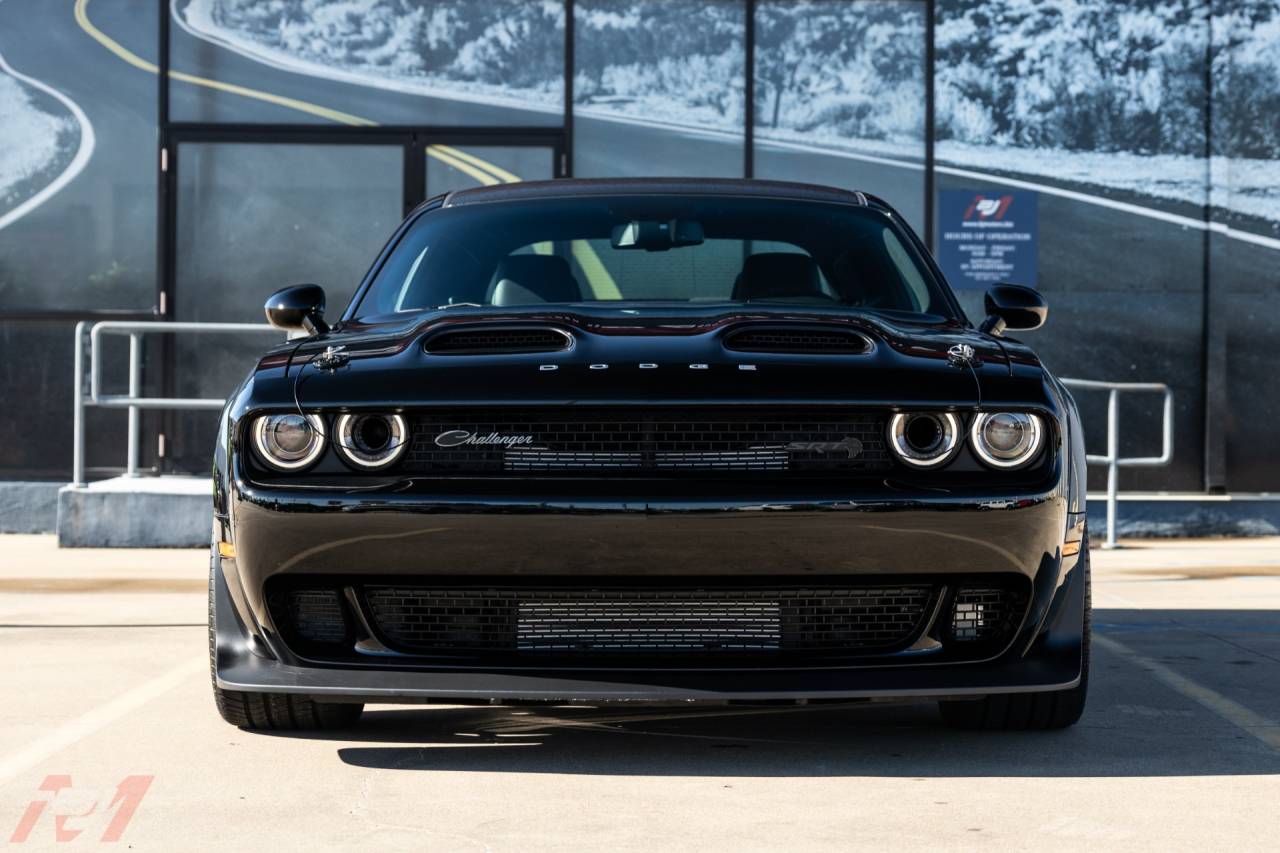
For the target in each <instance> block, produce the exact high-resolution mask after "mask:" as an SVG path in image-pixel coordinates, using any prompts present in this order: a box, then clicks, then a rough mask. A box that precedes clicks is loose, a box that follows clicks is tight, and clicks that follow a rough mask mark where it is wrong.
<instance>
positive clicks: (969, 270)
mask: <svg viewBox="0 0 1280 853" xmlns="http://www.w3.org/2000/svg"><path fill="white" fill-rule="evenodd" d="M1038 198H1039V194H1038V193H1034V192H1025V191H1001V190H943V191H942V205H941V207H940V208H939V211H938V212H939V221H940V222H941V227H940V228H939V229H938V233H939V234H940V235H941V240H940V241H939V243H938V265H939V266H941V267H942V272H943V274H944V275H946V277H947V281H949V282H950V283H951V286H952V287H955V288H982V289H986V288H988V287H990V286H991V285H993V284H997V283H999V282H1009V283H1010V284H1025V285H1026V286H1028V287H1035V286H1036V271H1037V268H1038V264H1037V252H1038V246H1037V242H1038V234H1037V217H1036V206H1037V203H1038Z"/></svg>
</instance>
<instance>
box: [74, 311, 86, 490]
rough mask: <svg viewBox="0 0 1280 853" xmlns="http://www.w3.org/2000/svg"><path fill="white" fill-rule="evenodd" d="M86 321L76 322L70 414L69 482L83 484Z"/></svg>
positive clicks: (75, 484)
mask: <svg viewBox="0 0 1280 853" xmlns="http://www.w3.org/2000/svg"><path fill="white" fill-rule="evenodd" d="M86 325H88V321H86V320H81V321H80V322H79V323H76V350H75V353H76V354H75V371H76V375H75V382H74V386H75V395H76V405H75V409H74V410H73V413H72V416H71V446H72V450H71V484H72V485H73V486H83V485H84V329H85V326H86Z"/></svg>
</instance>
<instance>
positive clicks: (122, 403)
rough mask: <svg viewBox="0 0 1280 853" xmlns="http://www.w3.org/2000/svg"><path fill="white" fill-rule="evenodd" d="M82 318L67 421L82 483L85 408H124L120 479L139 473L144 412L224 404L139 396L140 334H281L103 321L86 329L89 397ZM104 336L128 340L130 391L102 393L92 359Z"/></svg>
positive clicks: (264, 328) (256, 327) (260, 326)
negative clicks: (125, 451)
mask: <svg viewBox="0 0 1280 853" xmlns="http://www.w3.org/2000/svg"><path fill="white" fill-rule="evenodd" d="M89 325H90V323H89V321H87V320H82V321H80V322H79V323H77V324H76V350H75V373H76V375H75V414H74V417H73V420H72V458H71V478H72V484H73V485H76V486H83V485H84V484H85V465H84V410H85V409H86V408H87V407H89V406H97V407H100V408H105V409H128V410H129V439H128V441H129V447H128V457H127V458H128V461H127V463H126V465H125V476H127V477H136V476H137V475H138V437H139V433H140V431H141V423H142V420H141V415H142V410H143V409H171V410H178V411H181V410H212V411H218V410H220V409H221V408H222V407H223V406H224V405H225V404H226V400H223V399H219V398H216V397H143V396H142V336H143V335H144V334H156V333H167V334H173V333H176V332H184V333H191V334H207V333H214V334H231V333H244V332H271V333H272V334H275V335H279V334H280V330H279V329H277V328H275V327H274V326H269V325H267V324H265V323H168V322H158V321H153V322H131V321H126V320H104V321H100V322H97V323H93V324H92V328H91V329H90V330H89V336H88V337H89V348H88V357H89V395H88V396H85V393H84V366H85V365H84V360H85V345H84V343H85V327H87V326H89ZM103 335H128V336H129V393H127V394H103V393H102V359H100V358H98V357H97V355H96V354H97V353H98V352H99V346H100V345H101V341H102V336H103Z"/></svg>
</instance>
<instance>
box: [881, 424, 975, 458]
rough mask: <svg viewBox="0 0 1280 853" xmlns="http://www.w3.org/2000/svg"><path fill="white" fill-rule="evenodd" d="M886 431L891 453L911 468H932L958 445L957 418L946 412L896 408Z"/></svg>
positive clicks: (958, 426) (950, 455) (958, 427)
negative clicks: (896, 410)
mask: <svg viewBox="0 0 1280 853" xmlns="http://www.w3.org/2000/svg"><path fill="white" fill-rule="evenodd" d="M888 432H889V446H890V447H891V448H892V449H893V453H894V455H895V456H897V457H898V458H899V459H900V460H902V461H903V462H905V463H906V464H908V465H910V466H912V467H913V468H936V467H938V466H939V465H942V464H944V463H945V462H947V460H949V459H950V458H951V457H952V456H953V455H954V454H955V450H956V448H957V447H958V446H959V445H960V435H961V429H960V419H959V418H957V417H956V416H955V415H953V414H951V413H950V412H900V413H898V414H896V415H894V416H893V417H891V418H890V419H889V430H888Z"/></svg>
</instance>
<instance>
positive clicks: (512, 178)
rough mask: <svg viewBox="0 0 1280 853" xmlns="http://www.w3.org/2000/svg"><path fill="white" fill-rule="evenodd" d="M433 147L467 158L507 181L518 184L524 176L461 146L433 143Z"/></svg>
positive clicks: (475, 164)
mask: <svg viewBox="0 0 1280 853" xmlns="http://www.w3.org/2000/svg"><path fill="white" fill-rule="evenodd" d="M431 147H432V148H435V149H437V150H439V151H441V152H443V153H445V154H448V155H450V156H453V157H456V158H458V159H459V160H465V161H466V162H468V163H471V164H472V165H474V166H479V167H480V168H481V169H485V170H487V171H489V172H490V173H492V174H493V175H494V176H495V177H497V178H498V179H499V180H501V181H503V182H505V183H508V184H518V183H520V182H521V181H522V180H523V178H521V177H520V176H519V175H515V174H512V173H511V172H508V171H507V170H506V169H503V168H502V167H501V166H496V165H494V164H493V163H490V162H489V161H488V160H481V159H480V158H479V157H477V156H476V155H474V154H468V153H467V152H466V151H463V150H461V149H460V148H454V147H453V146H451V145H433V146H431Z"/></svg>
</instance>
